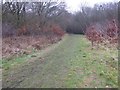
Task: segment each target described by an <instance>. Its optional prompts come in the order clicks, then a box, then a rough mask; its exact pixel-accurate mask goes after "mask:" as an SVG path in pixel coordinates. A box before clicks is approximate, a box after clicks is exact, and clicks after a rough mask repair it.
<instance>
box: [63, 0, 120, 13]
mask: <svg viewBox="0 0 120 90" xmlns="http://www.w3.org/2000/svg"><path fill="white" fill-rule="evenodd" d="M118 1H119V0H65V2H66V4H67V10H69V11H70V12H74V11H77V10H79V8H80V6H81V5H84V4H85V5H87V6H91V7H93V6H94V4H95V3H106V2H118Z"/></svg>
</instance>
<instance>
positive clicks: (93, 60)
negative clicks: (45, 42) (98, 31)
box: [3, 35, 118, 88]
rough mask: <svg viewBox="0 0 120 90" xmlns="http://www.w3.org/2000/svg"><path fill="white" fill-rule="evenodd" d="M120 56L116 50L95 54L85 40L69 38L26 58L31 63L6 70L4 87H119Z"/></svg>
mask: <svg viewBox="0 0 120 90" xmlns="http://www.w3.org/2000/svg"><path fill="white" fill-rule="evenodd" d="M117 56H118V55H117V50H114V49H111V50H105V49H99V50H96V49H94V50H91V48H90V43H89V42H88V41H87V40H86V39H85V38H84V36H81V35H67V36H65V37H64V39H63V41H61V42H59V43H58V44H56V45H53V46H51V47H50V48H48V49H46V50H43V51H42V52H41V53H37V54H36V56H35V57H31V56H27V57H26V58H22V59H28V60H27V61H25V62H24V63H22V64H20V65H16V66H12V68H10V69H8V70H5V71H4V72H3V87H18V88H20V87H24V88H26V87H27V88H31V87H32V88H53V87H54V88H66V87H67V88H77V87H78V88H82V87H93V88H94V87H99V88H100V87H102V88H104V87H106V86H107V87H117V76H118V73H117ZM22 59H19V60H22ZM4 66H6V65H4Z"/></svg>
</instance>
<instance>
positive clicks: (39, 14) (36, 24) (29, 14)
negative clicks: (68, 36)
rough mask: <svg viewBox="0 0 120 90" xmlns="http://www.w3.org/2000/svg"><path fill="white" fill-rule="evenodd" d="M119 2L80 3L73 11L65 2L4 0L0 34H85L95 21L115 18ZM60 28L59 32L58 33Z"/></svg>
mask: <svg viewBox="0 0 120 90" xmlns="http://www.w3.org/2000/svg"><path fill="white" fill-rule="evenodd" d="M117 13H118V3H112V2H111V3H106V4H100V5H99V4H96V5H94V7H93V8H92V7H88V6H82V7H80V10H79V11H78V12H76V13H74V14H71V13H69V12H68V11H67V10H66V4H65V2H52V1H51V0H50V1H49V2H5V3H3V4H2V19H3V21H2V23H3V29H2V31H3V36H4V35H5V36H10V35H21V34H25V35H31V34H32V35H33V34H34V35H37V34H43V33H44V34H50V33H51V32H52V33H53V32H54V33H56V32H57V33H59V34H63V31H64V32H68V33H74V34H84V32H85V30H86V28H87V27H88V26H90V25H91V24H94V23H96V22H99V23H100V22H101V23H102V22H104V21H106V20H112V19H116V20H117V15H118V14H117ZM61 31H62V32H61Z"/></svg>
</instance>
